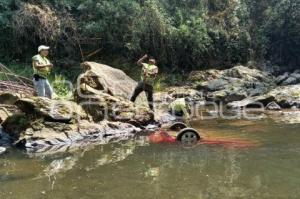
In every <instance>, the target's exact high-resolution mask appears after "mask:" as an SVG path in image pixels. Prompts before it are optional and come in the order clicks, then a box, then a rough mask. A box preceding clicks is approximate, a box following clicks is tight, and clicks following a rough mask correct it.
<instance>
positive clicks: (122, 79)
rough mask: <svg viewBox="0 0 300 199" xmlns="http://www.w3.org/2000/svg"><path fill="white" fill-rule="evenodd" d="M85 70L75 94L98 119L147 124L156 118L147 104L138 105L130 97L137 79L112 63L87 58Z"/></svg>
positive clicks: (97, 120) (79, 101) (94, 118)
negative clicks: (111, 65)
mask: <svg viewBox="0 0 300 199" xmlns="http://www.w3.org/2000/svg"><path fill="white" fill-rule="evenodd" d="M83 67H84V68H85V69H86V72H85V73H84V74H83V75H81V76H80V78H79V82H80V85H79V86H78V88H77V90H76V93H75V96H76V99H77V102H78V103H79V104H80V105H81V106H82V107H83V108H84V110H85V111H86V112H87V113H88V114H89V115H90V116H92V118H93V120H94V121H95V122H99V121H101V120H103V119H108V120H111V121H122V122H137V123H140V124H143V125H145V124H147V123H149V122H151V121H152V120H153V118H154V114H153V112H152V111H151V110H150V109H149V108H148V107H147V106H144V105H139V106H135V105H134V103H132V102H131V101H130V100H129V99H128V98H129V96H130V95H131V94H132V92H133V89H134V87H135V85H136V82H135V81H134V80H132V79H131V78H130V77H128V76H127V75H126V74H125V73H124V72H122V71H120V70H118V69H114V68H112V67H109V66H106V65H102V64H97V63H92V62H85V63H83Z"/></svg>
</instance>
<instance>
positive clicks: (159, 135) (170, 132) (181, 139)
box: [149, 122, 256, 148]
mask: <svg viewBox="0 0 300 199" xmlns="http://www.w3.org/2000/svg"><path fill="white" fill-rule="evenodd" d="M149 141H150V142H151V143H154V144H159V143H182V144H186V145H197V144H206V145H221V146H224V147H229V148H231V147H234V148H248V147H254V146H256V143H254V142H251V141H248V140H239V139H224V138H213V139H212V138H208V137H204V136H201V134H200V133H199V132H198V131H197V130H196V129H193V128H189V127H187V125H186V124H184V123H180V122H178V123H175V124H173V125H171V126H170V127H167V128H163V129H160V130H159V131H157V132H155V133H152V134H150V135H149Z"/></svg>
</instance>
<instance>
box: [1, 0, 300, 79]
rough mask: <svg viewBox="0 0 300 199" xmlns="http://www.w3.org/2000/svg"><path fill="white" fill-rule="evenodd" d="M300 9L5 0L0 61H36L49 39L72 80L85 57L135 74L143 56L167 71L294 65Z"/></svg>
mask: <svg viewBox="0 0 300 199" xmlns="http://www.w3.org/2000/svg"><path fill="white" fill-rule="evenodd" d="M299 10H300V2H299V0H270V1H259V0H255V1H250V0H210V1H204V0H199V1H196V0H185V1H178V0H142V1H141V0H93V1H92V0H51V1H50V0H18V1H17V0H0V32H1V35H0V61H1V62H4V63H11V62H13V61H15V62H20V63H30V59H31V57H32V55H33V54H35V53H36V48H37V46H38V45H39V44H47V45H50V46H52V53H53V54H52V55H51V56H52V58H53V59H52V60H54V61H55V65H56V66H58V67H59V68H58V69H57V70H58V71H59V73H61V71H62V69H64V71H67V72H66V73H64V74H67V75H68V77H67V78H71V79H72V80H74V77H75V76H76V74H77V72H75V73H72V74H70V71H74V70H75V71H79V70H80V68H79V67H78V66H79V63H80V62H82V61H84V60H92V61H101V62H104V63H107V64H110V65H113V66H116V67H120V68H122V69H123V67H124V66H125V67H124V69H125V70H127V71H128V73H129V74H130V73H132V70H133V69H134V68H132V67H133V66H134V62H135V61H136V59H137V58H139V56H141V55H142V54H144V53H148V54H150V55H152V56H154V57H156V58H157V59H158V62H159V66H161V68H162V69H163V71H165V72H167V73H180V74H182V72H188V71H190V70H195V69H203V68H224V67H230V66H232V65H234V64H238V63H241V64H245V63H247V62H248V61H258V62H261V63H271V64H276V65H279V66H282V67H289V68H291V69H292V68H296V67H297V66H299V64H300V60H299V56H298V55H299V54H300V31H299V30H300V24H299V21H300V12H299ZM115 60H119V61H120V62H118V61H115ZM74 68H75V69H74ZM134 71H136V70H134Z"/></svg>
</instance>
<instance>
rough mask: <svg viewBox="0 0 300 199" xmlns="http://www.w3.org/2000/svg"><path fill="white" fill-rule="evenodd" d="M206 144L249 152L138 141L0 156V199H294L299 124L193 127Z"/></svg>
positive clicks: (298, 175) (216, 123) (262, 122)
mask: <svg viewBox="0 0 300 199" xmlns="http://www.w3.org/2000/svg"><path fill="white" fill-rule="evenodd" d="M192 125H193V126H194V127H195V128H197V129H199V131H201V132H203V133H205V134H206V135H207V136H208V137H209V138H215V137H218V138H220V137H221V138H226V139H247V140H250V141H253V142H255V143H260V144H259V145H256V147H250V148H243V149H240V148H228V147H223V146H221V145H205V144H203V145H198V146H196V147H193V148H185V147H183V146H180V145H178V144H158V145H154V144H149V142H148V140H147V138H146V137H143V136H141V137H137V138H135V139H129V140H121V141H118V142H115V143H110V144H105V145H96V144H95V145H82V146H81V147H79V148H77V149H76V150H75V149H74V150H68V151H65V152H63V153H60V154H50V155H47V156H43V155H42V154H39V155H38V156H33V155H32V154H30V155H28V154H25V153H23V152H21V151H15V150H11V151H10V152H9V153H7V154H5V155H3V156H1V157H0V158H1V159H0V198H1V199H2V198H22V199H23V198H25V199H26V198H37V199H39V198H122V199H126V198H128V199H135V198H137V199H139V198H149V199H150V198H178V199H184V198H187V199H197V198H199V199H203V198H299V196H300V188H299V186H298V185H299V183H300V170H299V169H298V166H299V165H300V158H299V155H300V137H299V133H298V132H299V129H300V125H297V124H289V125H287V124H281V123H278V122H277V123H275V122H273V121H272V120H270V119H264V120H259V121H255V122H253V121H245V120H239V121H224V120H209V121H197V122H194V123H193V124H192Z"/></svg>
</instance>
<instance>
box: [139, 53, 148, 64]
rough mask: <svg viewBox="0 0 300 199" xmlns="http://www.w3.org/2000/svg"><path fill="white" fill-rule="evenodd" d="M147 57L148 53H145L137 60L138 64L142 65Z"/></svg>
mask: <svg viewBox="0 0 300 199" xmlns="http://www.w3.org/2000/svg"><path fill="white" fill-rule="evenodd" d="M147 58H148V55H147V54H146V55H144V56H143V57H142V58H140V59H139V60H138V61H137V65H138V66H142V63H143V61H144V60H145V59H147Z"/></svg>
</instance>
